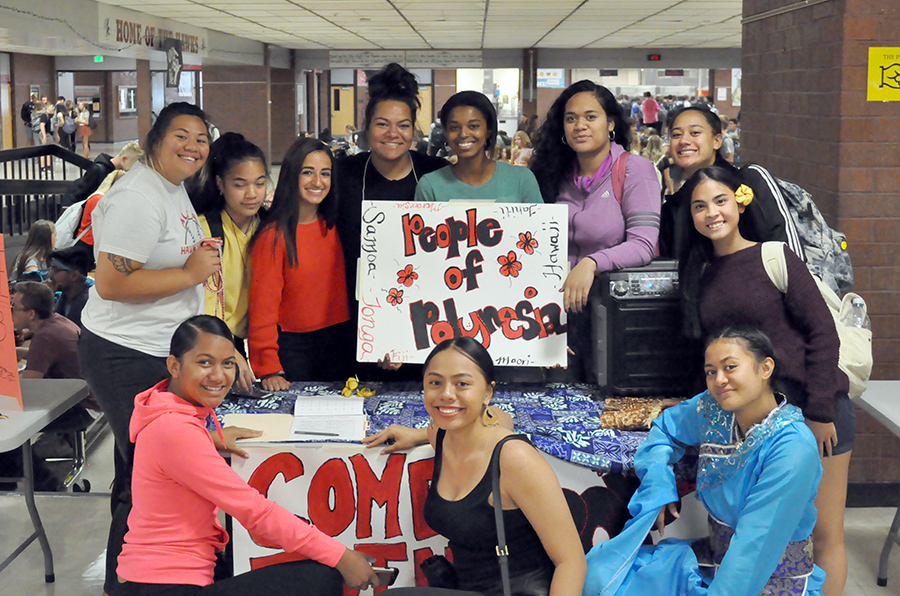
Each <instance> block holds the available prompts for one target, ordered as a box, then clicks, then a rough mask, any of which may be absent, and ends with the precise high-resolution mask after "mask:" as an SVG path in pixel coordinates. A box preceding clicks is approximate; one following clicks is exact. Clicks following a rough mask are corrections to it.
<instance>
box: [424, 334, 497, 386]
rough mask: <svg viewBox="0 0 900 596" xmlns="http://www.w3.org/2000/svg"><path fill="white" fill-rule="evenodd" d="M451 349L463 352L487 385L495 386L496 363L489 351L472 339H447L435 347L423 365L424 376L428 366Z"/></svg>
mask: <svg viewBox="0 0 900 596" xmlns="http://www.w3.org/2000/svg"><path fill="white" fill-rule="evenodd" d="M450 349H454V350H457V351H459V352H461V353H462V354H463V355H464V356H465V357H466V358H468V359H469V360H471V361H472V362H474V363H475V366H477V367H478V368H479V369H480V370H481V374H482V375H483V376H484V380H485V381H486V382H487V384H488V385H491V384H493V382H494V378H495V374H494V361H493V360H492V359H491V355H490V354H488V351H487V350H486V349H484V346H483V345H481V344H480V343H479V342H478V341H476V340H474V339H472V338H471V337H454V338H451V339H445V340H444V341H442V342H441V343H439V344H438V345H437V346H435V348H434V349H433V350H431V353H430V354H429V355H428V358H426V359H425V363H424V364H423V365H422V374H423V375H424V374H425V371H426V370H428V365H429V364H430V363H431V361H432V359H434V357H435V356H437V355H438V354H440V353H441V352H446V351H447V350H450Z"/></svg>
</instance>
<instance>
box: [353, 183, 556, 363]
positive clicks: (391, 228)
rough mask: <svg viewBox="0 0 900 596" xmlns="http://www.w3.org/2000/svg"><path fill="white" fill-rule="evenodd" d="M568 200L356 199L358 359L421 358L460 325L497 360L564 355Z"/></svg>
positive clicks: (460, 331) (457, 333) (537, 359)
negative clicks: (360, 204) (359, 239)
mask: <svg viewBox="0 0 900 596" xmlns="http://www.w3.org/2000/svg"><path fill="white" fill-rule="evenodd" d="M566 209H567V207H566V206H565V205H537V204H529V205H520V204H506V203H504V204H501V203H497V204H489V203H485V204H481V205H473V204H471V203H468V204H463V203H389V202H386V201H365V202H363V207H362V212H363V215H362V244H361V251H360V255H361V258H360V273H359V278H360V283H359V284H358V286H359V290H358V293H359V296H360V302H359V328H358V341H357V352H356V357H357V360H358V361H360V362H374V361H376V360H378V359H379V358H382V357H383V356H384V355H385V354H389V355H390V358H391V361H392V362H415V363H421V362H424V361H425V358H426V357H427V356H428V354H429V352H431V350H432V348H434V346H436V345H437V344H439V343H440V342H441V341H443V340H445V339H448V338H451V337H458V336H462V335H466V336H470V337H473V338H475V339H476V340H478V341H479V342H481V344H482V345H484V347H485V348H488V349H489V351H490V353H491V356H492V357H493V359H494V364H496V365H498V366H553V365H555V364H565V363H566V314H565V311H564V310H563V308H562V294H561V293H560V288H561V287H562V284H563V281H565V277H566V271H567V261H566V255H567V254H568V252H567V251H568V246H567V245H568V242H567V239H568V219H567V211H566Z"/></svg>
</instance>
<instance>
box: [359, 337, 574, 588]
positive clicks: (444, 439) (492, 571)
mask: <svg viewBox="0 0 900 596" xmlns="http://www.w3.org/2000/svg"><path fill="white" fill-rule="evenodd" d="M424 370H425V373H424V377H425V408H426V410H428V413H429V415H430V416H431V419H432V424H431V426H429V427H428V428H427V429H411V428H406V427H403V426H397V425H392V426H390V427H388V428H387V429H385V430H384V431H382V432H380V433H378V434H377V435H374V436H372V437H370V438H369V439H368V440H367V442H368V443H369V446H370V447H374V446H376V445H380V444H382V443H384V442H385V441H387V440H388V439H394V444H393V445H390V446H388V447H385V449H384V451H385V452H390V451H396V450H399V449H408V448H410V447H412V446H414V445H416V444H418V443H424V442H425V441H426V440H427V441H428V442H430V443H431V445H432V446H433V447H434V449H435V457H434V476H433V478H432V482H431V488H430V489H429V492H428V498H427V499H426V501H425V520H426V521H427V522H428V524H429V525H430V526H431V527H432V528H433V529H434V530H435V531H437V532H438V533H440V534H442V535H443V536H446V537H447V538H448V539H449V540H450V548H451V549H452V551H453V559H454V569H455V571H456V576H457V578H458V582H459V586H458V587H459V589H461V590H469V591H473V592H480V593H482V594H485V595H488V596H500V595H502V594H503V585H502V582H501V576H500V565H499V563H498V559H497V554H496V552H495V548H496V546H497V544H498V542H497V530H496V524H495V521H494V508H493V498H492V496H491V489H492V483H491V467H490V464H491V460H492V456H493V455H494V453H495V452H499V460H500V495H501V501H502V504H503V510H504V512H503V513H504V515H503V519H504V526H505V530H506V542H507V545H508V548H509V557H508V561H509V573H510V579H511V581H510V583H511V586H512V593H513V594H527V595H528V596H546V595H548V594H551V593H552V594H553V595H554V596H564V595H565V596H578V595H580V594H581V588H582V584H583V583H584V574H585V569H586V563H585V558H584V551H583V550H582V546H581V542H580V540H579V537H578V532H577V531H576V529H575V524H574V522H573V521H572V516H571V513H570V512H569V508H568V506H567V504H566V500H565V497H564V496H563V492H562V489H561V488H560V486H559V481H558V480H557V479H556V475H555V474H554V472H553V470H552V468H551V467H550V465H549V464H548V463H547V462H546V461H545V460H544V458H543V457H542V456H541V454H540V453H538V451H537V450H536V449H535V448H534V447H533V446H532V445H531V444H530V443H529V442H528V440H527V439H526V438H525V437H524V436H523V435H516V434H513V432H512V430H511V428H512V420H511V419H510V418H509V415H508V414H505V413H504V412H502V411H501V410H499V409H497V408H493V407H491V406H490V405H488V404H489V403H490V401H491V397H492V396H493V394H494V364H493V361H492V360H491V357H490V355H489V354H488V353H487V350H485V349H484V347H482V346H481V344H480V343H478V342H477V341H475V340H473V339H472V338H468V337H464V338H458V339H451V340H447V341H444V342H443V343H441V344H440V345H438V346H437V347H436V348H435V349H434V351H433V352H432V353H431V354H430V355H429V356H428V359H427V360H426V361H425V364H424Z"/></svg>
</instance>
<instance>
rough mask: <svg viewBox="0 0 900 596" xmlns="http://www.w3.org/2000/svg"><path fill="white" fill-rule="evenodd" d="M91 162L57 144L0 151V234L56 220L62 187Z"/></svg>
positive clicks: (9, 233)
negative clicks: (40, 220)
mask: <svg viewBox="0 0 900 596" xmlns="http://www.w3.org/2000/svg"><path fill="white" fill-rule="evenodd" d="M92 163H93V162H92V161H91V160H89V159H87V158H84V157H82V156H80V155H78V154H77V153H74V152H72V151H69V150H68V149H64V148H63V147H60V146H59V145H39V146H35V147H21V148H19V149H7V150H5V151H0V233H2V234H4V235H7V236H9V235H20V234H27V233H28V229H29V228H30V227H31V224H32V223H34V222H35V221H37V220H38V219H49V220H51V221H56V219H57V218H58V217H59V215H60V213H62V201H63V195H64V194H65V192H66V189H68V188H69V185H70V184H72V182H73V181H74V180H77V179H78V178H80V177H81V176H82V175H84V172H85V170H86V169H87V168H89V167H91V164H92Z"/></svg>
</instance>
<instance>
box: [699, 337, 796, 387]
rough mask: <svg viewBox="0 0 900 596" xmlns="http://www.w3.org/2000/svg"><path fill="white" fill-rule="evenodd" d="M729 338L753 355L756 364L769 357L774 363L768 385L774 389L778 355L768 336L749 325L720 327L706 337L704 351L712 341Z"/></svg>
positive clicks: (777, 376) (776, 378) (776, 384)
mask: <svg viewBox="0 0 900 596" xmlns="http://www.w3.org/2000/svg"><path fill="white" fill-rule="evenodd" d="M723 339H724V340H731V341H736V342H738V343H740V345H741V346H743V348H744V349H745V350H747V351H748V352H749V353H750V354H752V355H753V359H754V360H755V361H756V363H757V364H761V363H762V362H763V361H765V359H766V358H771V359H772V362H774V363H775V368H774V370H773V371H772V376H771V377H769V386H770V387H772V389H776V387H777V386H778V378H779V374H778V356H777V355H776V352H775V344H773V343H772V340H771V339H769V336H768V335H766V334H765V333H763V332H762V331H760V330H759V329H757V328H756V327H751V326H749V325H732V326H728V327H725V328H724V329H720V330H719V331H717V332H715V333H713V334H711V335H710V336H709V337H707V338H706V345H704V346H703V351H704V352H705V351H706V349H707V348H709V346H710V345H712V343H713V342H716V341H719V340H723Z"/></svg>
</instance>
